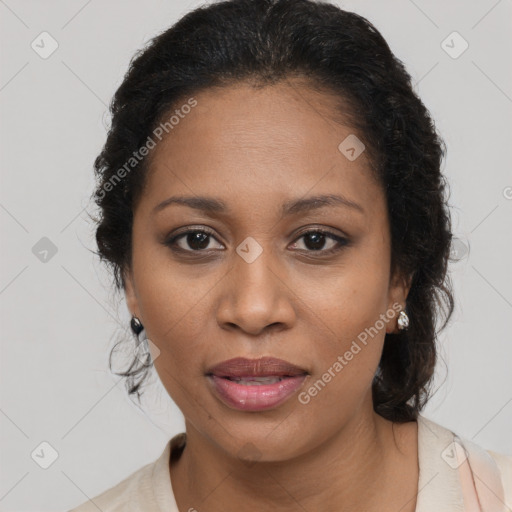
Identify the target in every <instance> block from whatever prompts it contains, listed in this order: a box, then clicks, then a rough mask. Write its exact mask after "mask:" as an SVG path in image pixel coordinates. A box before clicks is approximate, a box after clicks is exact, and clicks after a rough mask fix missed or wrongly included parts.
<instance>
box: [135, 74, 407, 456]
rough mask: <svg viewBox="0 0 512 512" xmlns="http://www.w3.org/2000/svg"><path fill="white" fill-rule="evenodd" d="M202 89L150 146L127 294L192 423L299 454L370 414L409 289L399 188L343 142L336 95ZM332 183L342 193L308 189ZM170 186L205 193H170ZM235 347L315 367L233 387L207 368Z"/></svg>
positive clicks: (221, 442)
mask: <svg viewBox="0 0 512 512" xmlns="http://www.w3.org/2000/svg"><path fill="white" fill-rule="evenodd" d="M194 98H195V100H196V101H197V105H196V106H195V107H194V108H193V109H190V112H189V113H188V114H187V115H186V116H182V118H181V119H180V121H179V123H178V124H176V125H174V127H173V129H172V130H171V131H170V132H169V134H168V135H167V136H166V138H163V139H162V141H161V142H159V143H158V144H157V146H156V147H155V148H154V149H153V150H152V151H153V153H152V155H151V158H152V161H151V166H150V170H149V174H148V180H147V186H146V188H145V190H144V193H143V195H142V198H141V200H140V202H139V203H138V205H137V207H136V210H135V212H134V223H133V245H132V265H131V268H130V269H127V272H126V273H125V282H126V290H125V291H126V298H127V303H128V307H129V309H130V312H131V313H133V314H135V315H136V316H138V318H140V319H141V321H142V323H143V324H144V326H145V328H146V335H147V337H148V338H149V340H151V342H152V343H154V345H155V346H156V347H157V348H158V350H159V351H160V353H159V355H158V357H156V359H155V361H154V363H155V368H156V370H157V372H158V374H159V377H160V379H161V381H162V383H163V385H164V386H165V388H166V389H167V391H168V393H169V394H170V396H171V397H172V399H173V400H174V402H175V403H176V404H177V405H178V407H179V408H180V409H181V411H182V413H183V414H184V416H185V419H186V423H187V430H188V429H194V432H197V433H200V435H201V436H204V437H205V438H207V439H208V440H210V441H212V442H213V443H214V444H215V445H216V446H219V447H221V448H222V449H223V450H225V452H226V453H229V454H231V455H233V456H237V454H238V453H239V451H240V450H241V448H243V447H244V446H247V445H248V443H252V444H253V445H255V446H256V447H257V450H258V458H259V459H260V460H286V459H288V458H291V457H294V456H298V455H300V454H301V453H305V452H307V451H308V450H311V449H314V447H315V446H317V445H319V444H321V443H323V442H325V441H326V440H328V439H329V438H330V437H332V436H334V435H336V433H337V432H339V431H340V430H341V429H343V428H344V426H345V425H347V424H348V423H349V422H354V421H358V418H368V417H369V415H371V414H373V410H372V400H371V383H372V379H373V376H374V374H375V371H376V369H377V366H378V362H379V359H380V355H381V351H382V347H383V342H384V336H385V333H386V332H396V328H397V323H396V320H397V316H398V310H399V309H401V308H403V307H404V305H405V298H406V296H407V291H408V288H407V287H406V286H404V285H403V284H402V283H401V281H399V280H394V279H391V275H390V255H391V252H390V251H391V246H390V230H389V220H388V216H387V208H386V199H385V196H384V192H383V190H382V188H381V186H379V184H378V183H377V182H376V181H374V179H373V178H372V176H371V174H370V170H369V162H368V159H367V155H366V153H365V152H364V151H363V152H362V153H361V154H360V156H359V157H357V158H356V159H354V158H353V152H351V151H350V149H349V150H348V152H347V150H346V149H345V150H344V152H342V151H341V150H340V149H339V148H338V146H339V145H340V143H341V142H342V141H344V140H345V139H346V137H348V136H350V135H353V134H354V131H353V130H352V129H351V127H350V126H347V125H343V124H340V122H339V121H338V122H335V121H334V120H333V116H332V112H333V111H334V109H335V108H336V100H335V98H334V97H332V96H330V95H328V94H326V93H319V92H315V91H312V90H310V89H308V88H306V87H305V86H298V85H295V86H294V87H291V86H290V84H286V83H281V84H279V85H274V86H267V87H265V88H263V89H260V90H257V89H254V88H252V87H251V86H250V85H245V84H240V85H237V86H231V87H229V88H224V89H209V90H206V91H203V92H201V93H199V94H196V95H195V96H194ZM184 104H185V102H184ZM186 110H188V109H186ZM350 140H351V139H349V141H350ZM344 147H345V146H342V149H343V148H344ZM356 149H357V148H356ZM347 156H350V157H351V158H348V157H347ZM320 196H330V197H331V200H330V201H327V200H325V198H324V199H317V200H316V201H310V200H311V198H313V197H318V198H319V197H320ZM334 196H337V197H338V199H337V200H336V199H334ZM171 197H188V198H192V199H194V200H195V203H191V202H189V204H185V202H183V201H181V202H168V203H167V205H165V204H164V205H162V204H161V203H163V202H164V201H166V200H167V199H169V198H171ZM199 198H207V199H208V200H212V201H215V202H214V203H213V202H212V201H210V202H208V201H199ZM340 198H341V199H340ZM159 205H160V207H159ZM155 353H156V352H155ZM237 357H243V358H247V359H259V358H263V357H272V358H279V359H281V360H284V361H287V362H289V363H291V364H293V365H295V366H296V367H298V368H299V369H300V370H301V373H303V374H305V375H300V376H298V377H295V378H294V379H292V380H293V382H294V384H293V385H291V384H290V385H289V389H288V394H286V393H285V394H284V395H279V393H278V394H277V396H278V397H282V398H281V399H279V400H280V401H279V400H278V401H277V403H276V401H275V400H274V402H272V400H270V402H269V401H268V396H267V398H265V397H263V398H262V396H261V395H265V392H266V391H268V393H267V394H268V395H272V394H273V393H274V392H275V390H276V389H278V391H279V390H281V391H280V392H281V393H284V391H282V389H283V386H281V387H279V386H280V384H277V385H276V384H273V385H271V384H270V381H268V382H269V383H267V384H264V385H261V386H259V385H258V384H256V383H252V384H248V383H247V382H245V383H240V384H235V385H236V390H234V391H233V393H234V395H229V396H231V398H232V400H231V401H230V400H229V399H226V398H223V397H222V396H221V394H220V393H221V392H219V391H218V388H217V387H216V386H215V385H214V384H213V381H215V380H216V379H214V378H213V377H211V376H210V375H207V374H208V373H209V370H210V369H211V368H212V367H214V366H215V365H218V364H219V363H221V362H223V361H226V360H229V359H232V358H237ZM219 378H220V377H219ZM217 380H218V379H217ZM224 380H227V379H224ZM285 381H286V379H285ZM283 382H284V381H281V384H282V383H283ZM290 382H292V381H290ZM224 384H225V383H224ZM260 384H261V383H260ZM233 385H234V383H231V384H228V386H231V387H232V386H233ZM242 386H243V388H242ZM276 386H277V387H276ZM258 388H260V389H258ZM232 389H234V388H232ZM245 390H247V391H245ZM244 392H245V395H244ZM237 393H238V394H237ZM233 396H234V398H233ZM266 399H267V402H265V400H266ZM233 400H234V402H235V403H234V402H233ZM237 400H238V405H237V404H236V401H237ZM262 401H263V402H262ZM262 403H263V406H262ZM255 404H256V405H255ZM258 404H259V405H258ZM265 404H266V405H265Z"/></svg>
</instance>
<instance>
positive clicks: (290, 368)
mask: <svg viewBox="0 0 512 512" xmlns="http://www.w3.org/2000/svg"><path fill="white" fill-rule="evenodd" d="M307 373H308V372H307V371H306V370H305V369H304V368H300V367H298V366H296V365H294V364H292V363H289V362H288V361H283V360H282V359H276V358H274V357H262V358H260V359H246V358H244V357H236V358H234V359H229V360H228V361H223V362H222V363H220V364H218V365H216V366H214V367H212V368H210V369H209V370H207V372H206V374H207V375H216V376H217V377H224V378H229V379H246V378H248V377H257V378H260V377H278V378H279V377H281V378H282V377H295V376H297V375H304V374H307Z"/></svg>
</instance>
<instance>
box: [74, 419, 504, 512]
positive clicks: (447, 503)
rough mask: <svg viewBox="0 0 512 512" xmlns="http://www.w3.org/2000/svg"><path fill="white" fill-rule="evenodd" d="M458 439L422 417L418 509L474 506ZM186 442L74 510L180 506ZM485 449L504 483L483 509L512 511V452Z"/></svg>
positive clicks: (458, 510) (463, 511) (168, 511)
mask: <svg viewBox="0 0 512 512" xmlns="http://www.w3.org/2000/svg"><path fill="white" fill-rule="evenodd" d="M455 440H456V438H455V436H454V434H453V432H451V431H450V430H448V429H446V428H444V427H441V426H440V425H438V424H436V423H434V422H432V421H430V420H427V419H426V418H424V417H423V416H420V417H419V418H418V460H419V481H418V490H419V493H418V497H417V504H416V512H467V511H469V510H471V511H473V510H475V509H473V508H472V507H471V506H469V504H466V508H465V505H464V503H465V502H464V501H463V496H462V490H463V485H462V484H461V477H460V473H459V470H458V468H457V467H452V466H455V465H456V464H453V463H452V462H453V461H452V460H450V457H453V456H454V452H453V451H450V450H451V447H454V446H456V445H454V444H453V443H454V441H455ZM185 442H186V434H185V433H184V432H182V433H180V434H177V435H175V436H174V437H173V438H172V439H171V440H170V441H168V443H167V444H166V446H165V449H164V451H163V453H162V455H161V456H160V457H159V458H158V459H157V460H156V461H154V462H152V463H150V464H147V465H146V466H143V467H142V468H140V469H139V470H137V471H135V472H134V473H132V474H131V475H130V476H128V477H127V478H126V479H124V480H123V481H121V482H120V483H118V484H117V485H116V486H114V487H112V488H111V489H108V490H106V491H105V492H103V493H102V494H100V495H98V496H97V497H95V498H93V499H92V500H88V501H87V502H86V503H83V504H82V505H80V506H79V507H77V508H74V509H73V510H71V511H69V512H98V510H101V511H102V512H128V511H129V512H136V511H137V512H138V511H141V512H142V511H144V512H179V510H178V507H177V505H176V500H175V498H174V493H173V490H172V482H171V477H170V473H169V457H170V455H171V453H172V454H173V458H174V457H179V455H180V453H181V451H182V450H183V447H184V446H185ZM481 454H483V455H484V456H485V457H487V458H489V456H490V458H489V460H493V461H494V462H495V463H496V466H497V469H498V470H499V473H500V474H501V475H500V476H501V483H502V486H503V495H502V496H501V498H503V499H499V501H498V500H497V501H496V503H497V504H496V505H493V506H489V507H488V509H486V508H485V507H483V510H484V511H485V512H487V510H489V512H491V511H492V512H510V511H512V456H507V455H501V454H498V453H495V452H492V451H484V450H481ZM470 460H472V459H471V458H470ZM473 471H474V472H475V475H476V477H473V479H474V480H475V481H477V480H479V479H478V474H477V471H475V470H474V469H473ZM499 473H498V472H496V474H499ZM499 478H500V477H498V479H499ZM463 480H464V479H463ZM480 480H481V479H480ZM496 494H499V493H493V498H494V497H495V496H496ZM507 507H508V508H507ZM476 510H478V509H476Z"/></svg>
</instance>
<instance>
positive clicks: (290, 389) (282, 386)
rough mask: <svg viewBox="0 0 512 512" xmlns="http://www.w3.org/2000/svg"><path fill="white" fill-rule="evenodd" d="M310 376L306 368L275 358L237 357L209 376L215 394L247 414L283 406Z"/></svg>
mask: <svg viewBox="0 0 512 512" xmlns="http://www.w3.org/2000/svg"><path fill="white" fill-rule="evenodd" d="M308 375H309V373H308V372H307V371H306V370H305V369H304V368H300V367H298V366H296V365H294V364H292V363H289V362H287V361H283V360H282V359H276V358H273V357H263V358H261V359H246V358H243V357H237V358H235V359H230V360H229V361H224V362H222V363H220V364H218V365H216V366H214V367H212V368H210V369H209V370H208V371H207V373H206V377H207V378H208V380H209V382H210V384H211V388H212V391H213V392H214V393H215V395H216V396H217V397H218V398H220V399H221V400H222V401H223V402H224V403H225V404H226V405H227V406H229V407H231V408H234V409H239V410H243V411H261V410H264V409H272V408H275V407H277V406H279V405H281V404H283V403H284V402H286V401H287V400H288V399H289V398H290V397H291V396H292V395H293V394H294V393H295V392H296V391H297V390H298V389H299V388H300V387H301V386H302V384H303V382H304V380H305V379H306V377H307V376H308Z"/></svg>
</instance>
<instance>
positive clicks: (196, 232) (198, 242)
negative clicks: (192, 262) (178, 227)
mask: <svg viewBox="0 0 512 512" xmlns="http://www.w3.org/2000/svg"><path fill="white" fill-rule="evenodd" d="M212 239H213V240H215V238H214V236H213V233H211V232H210V231H208V230H206V229H204V228H201V229H189V230H188V231H184V232H182V233H180V234H178V235H175V236H173V237H171V238H170V239H168V240H167V241H166V242H165V245H167V246H169V247H171V248H172V249H174V250H181V251H185V252H202V251H207V250H211V249H213V248H212V247H210V242H211V240H212ZM180 243H181V245H180ZM220 245H221V248H222V247H224V246H222V244H220Z"/></svg>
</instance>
